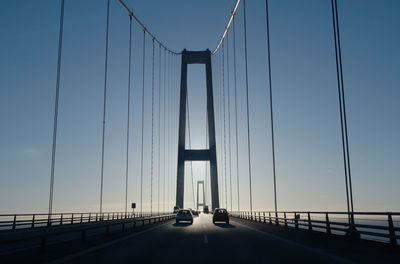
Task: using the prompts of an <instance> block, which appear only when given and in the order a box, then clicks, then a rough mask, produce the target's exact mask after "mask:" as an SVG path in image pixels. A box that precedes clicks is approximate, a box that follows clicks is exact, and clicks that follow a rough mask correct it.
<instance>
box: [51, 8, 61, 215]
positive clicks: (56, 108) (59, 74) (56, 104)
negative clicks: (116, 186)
mask: <svg viewBox="0 0 400 264" xmlns="http://www.w3.org/2000/svg"><path fill="white" fill-rule="evenodd" d="M63 27H64V0H61V14H60V31H59V34H58V58H57V80H56V100H55V106H54V127H53V148H52V152H51V172H50V197H49V215H51V214H52V213H53V188H54V168H55V163H56V145H57V126H58V101H59V98H60V77H61V54H62V39H63Z"/></svg>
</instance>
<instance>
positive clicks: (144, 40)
mask: <svg viewBox="0 0 400 264" xmlns="http://www.w3.org/2000/svg"><path fill="white" fill-rule="evenodd" d="M142 57H143V62H142V67H143V68H142V134H141V136H142V140H141V154H140V215H142V214H143V144H144V143H143V137H144V96H145V94H144V92H145V90H144V83H145V75H144V73H145V66H146V63H145V61H146V33H145V32H144V31H143V55H142Z"/></svg>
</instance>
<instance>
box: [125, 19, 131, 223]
mask: <svg viewBox="0 0 400 264" xmlns="http://www.w3.org/2000/svg"><path fill="white" fill-rule="evenodd" d="M131 58H132V17H129V55H128V59H129V62H128V115H127V116H128V117H127V120H126V124H127V125H126V164H125V165H126V167H125V215H126V213H127V211H128V173H129V128H130V127H129V121H130V106H131Z"/></svg>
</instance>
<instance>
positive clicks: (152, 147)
mask: <svg viewBox="0 0 400 264" xmlns="http://www.w3.org/2000/svg"><path fill="white" fill-rule="evenodd" d="M152 43H153V46H152V65H151V157H150V164H151V169H150V215H152V214H153V174H154V168H153V163H154V39H153V42H152Z"/></svg>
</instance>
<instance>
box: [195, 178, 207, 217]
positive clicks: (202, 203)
mask: <svg viewBox="0 0 400 264" xmlns="http://www.w3.org/2000/svg"><path fill="white" fill-rule="evenodd" d="M200 185H201V188H202V190H203V201H202V202H201V203H200V202H199V199H200V198H199V194H200V193H199V191H200ZM196 201H197V203H196V210H197V211H198V210H199V206H203V210H204V206H205V205H206V195H205V192H204V181H197V200H196Z"/></svg>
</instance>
